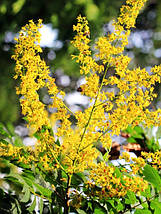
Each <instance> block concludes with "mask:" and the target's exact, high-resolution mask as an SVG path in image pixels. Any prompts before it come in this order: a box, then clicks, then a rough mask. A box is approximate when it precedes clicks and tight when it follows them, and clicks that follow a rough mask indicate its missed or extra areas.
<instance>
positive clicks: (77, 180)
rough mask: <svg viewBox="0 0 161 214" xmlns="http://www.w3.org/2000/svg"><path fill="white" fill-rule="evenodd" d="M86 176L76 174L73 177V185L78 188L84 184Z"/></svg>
mask: <svg viewBox="0 0 161 214" xmlns="http://www.w3.org/2000/svg"><path fill="white" fill-rule="evenodd" d="M83 179H84V174H83V173H74V174H73V176H72V181H71V184H72V185H75V186H78V185H79V184H82V183H84V180H83Z"/></svg>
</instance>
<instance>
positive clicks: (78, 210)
mask: <svg viewBox="0 0 161 214" xmlns="http://www.w3.org/2000/svg"><path fill="white" fill-rule="evenodd" d="M77 212H78V213H79V214H87V213H86V212H84V210H81V209H77Z"/></svg>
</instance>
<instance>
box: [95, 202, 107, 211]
mask: <svg viewBox="0 0 161 214" xmlns="http://www.w3.org/2000/svg"><path fill="white" fill-rule="evenodd" d="M105 213H107V210H106V209H105V208H104V207H103V206H101V204H99V203H98V202H97V201H95V202H94V214H105Z"/></svg>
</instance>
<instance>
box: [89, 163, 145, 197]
mask: <svg viewBox="0 0 161 214" xmlns="http://www.w3.org/2000/svg"><path fill="white" fill-rule="evenodd" d="M87 185H89V186H90V187H91V188H92V189H94V186H95V185H96V186H98V187H100V188H101V192H100V191H96V192H95V193H94V195H97V196H98V197H99V198H109V197H111V198H112V197H119V198H120V197H124V196H125V195H126V194H127V191H132V192H134V193H135V194H138V195H139V194H140V192H141V191H144V190H145V189H147V187H148V183H147V182H146V181H144V180H143V178H141V177H139V176H130V175H128V174H127V173H126V172H125V173H123V174H122V175H121V174H120V175H118V174H117V173H116V168H115V167H114V166H107V165H106V163H104V162H101V163H98V164H97V165H93V167H92V169H91V170H90V181H88V182H87Z"/></svg>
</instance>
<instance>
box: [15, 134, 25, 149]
mask: <svg viewBox="0 0 161 214" xmlns="http://www.w3.org/2000/svg"><path fill="white" fill-rule="evenodd" d="M14 146H17V147H24V144H23V142H22V139H21V138H20V137H18V136H15V140H14Z"/></svg>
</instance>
